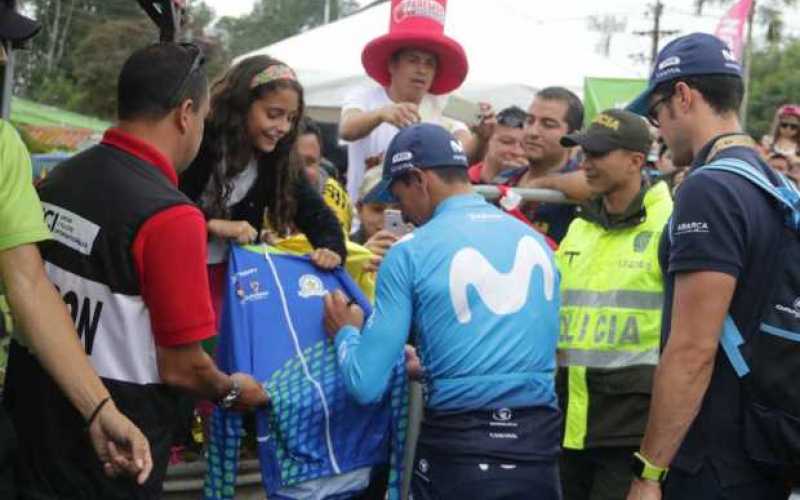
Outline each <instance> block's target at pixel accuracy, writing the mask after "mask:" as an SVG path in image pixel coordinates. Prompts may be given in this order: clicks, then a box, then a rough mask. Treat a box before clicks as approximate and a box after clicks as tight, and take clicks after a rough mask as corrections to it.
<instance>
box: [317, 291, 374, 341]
mask: <svg viewBox="0 0 800 500" xmlns="http://www.w3.org/2000/svg"><path fill="white" fill-rule="evenodd" d="M323 301H324V302H325V331H326V332H327V333H328V336H329V337H330V338H334V337H336V334H337V333H339V330H341V329H342V327H344V326H347V325H351V326H354V327H356V328H358V329H359V330H360V329H361V327H362V326H363V325H364V311H363V310H362V309H361V307H360V306H359V305H358V304H356V303H355V302H352V301H350V300H348V298H347V297H346V296H345V294H343V293H342V291H341V290H336V291H335V292H333V293H329V294H327V295H326V296H325V297H324V298H323Z"/></svg>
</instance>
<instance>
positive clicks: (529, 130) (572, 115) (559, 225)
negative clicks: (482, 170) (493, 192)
mask: <svg viewBox="0 0 800 500" xmlns="http://www.w3.org/2000/svg"><path fill="white" fill-rule="evenodd" d="M582 122H583V104H581V101H580V99H578V97H577V96H576V95H575V94H573V93H572V92H570V91H569V90H567V89H565V88H563V87H548V88H545V89H542V90H541V91H539V92H538V93H537V94H536V97H535V98H534V99H533V102H532V103H531V106H530V108H529V109H528V122H527V124H526V126H525V143H524V144H525V152H526V155H527V157H528V169H527V170H525V171H522V172H519V173H518V174H517V175H516V176H514V177H512V178H511V179H510V180H509V183H508V184H509V185H510V186H518V187H525V188H543V189H556V190H559V191H562V192H564V193H565V194H566V195H567V197H568V198H572V199H574V200H576V201H583V200H586V199H588V198H589V196H590V195H591V190H590V189H589V188H588V185H587V183H586V177H585V176H584V175H583V173H581V172H578V169H579V167H580V163H581V158H580V157H579V156H578V155H573V154H572V151H571V150H570V149H569V148H565V147H563V146H562V145H561V143H560V142H559V141H560V140H561V138H562V137H563V136H564V135H566V134H570V133H572V132H575V131H576V130H579V129H580V128H581V123H582ZM566 174H570V175H566ZM522 212H523V213H524V214H525V216H526V217H527V218H528V219H529V220H530V221H531V222H532V223H533V224H534V225H535V226H536V227H537V228H538V229H539V230H540V231H542V232H543V233H544V234H546V235H547V236H549V237H550V238H552V239H553V240H555V241H556V242H559V241H561V239H562V238H563V237H564V235H565V234H566V233H567V228H568V227H569V224H570V222H572V219H573V218H574V217H575V206H573V205H559V204H552V203H528V204H525V205H524V206H523V207H522Z"/></svg>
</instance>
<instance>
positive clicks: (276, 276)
mask: <svg viewBox="0 0 800 500" xmlns="http://www.w3.org/2000/svg"><path fill="white" fill-rule="evenodd" d="M227 278H228V283H227V290H226V292H225V298H224V300H225V303H224V306H223V313H222V321H221V325H220V339H219V346H218V352H217V356H218V365H219V367H220V369H222V370H225V371H227V372H229V373H233V372H237V371H241V372H245V373H249V374H252V375H253V376H254V377H255V378H256V380H259V381H260V382H263V384H264V387H265V388H266V390H267V392H268V394H269V395H270V405H269V407H268V408H267V409H263V410H259V411H256V413H255V416H256V438H257V441H258V458H259V461H260V465H261V475H262V480H263V483H264V487H265V489H266V492H267V495H268V496H269V498H301V497H293V496H289V495H284V493H283V492H287V491H291V490H295V491H299V490H301V489H302V486H303V485H304V484H308V483H310V482H312V481H315V480H320V479H323V478H328V479H330V481H331V482H335V481H337V479H340V478H342V477H345V476H346V477H350V478H352V477H353V475H354V472H355V471H359V470H361V471H365V472H364V474H365V475H366V479H365V480H366V481H367V482H368V480H369V479H368V476H369V468H370V467H371V466H374V465H378V464H385V463H390V466H391V468H390V478H389V491H390V498H391V499H394V498H399V485H400V476H401V473H402V457H403V448H404V442H405V427H406V411H407V410H406V403H407V389H406V378H405V368H404V363H403V359H402V358H399V359H398V360H397V363H396V366H395V370H394V371H393V376H392V390H391V391H390V393H389V394H388V395H387V397H385V398H383V399H381V400H380V401H379V402H377V403H376V404H373V405H368V406H364V405H360V404H358V403H357V402H356V401H355V400H354V399H353V398H352V397H351V396H350V395H349V394H348V392H347V390H346V388H345V385H344V380H343V378H342V376H341V374H340V372H339V369H338V364H337V359H336V351H335V349H334V346H333V343H332V342H331V341H329V340H328V339H327V336H326V335H325V331H324V328H323V309H324V306H323V300H322V299H323V297H324V295H326V294H327V293H331V292H333V291H335V290H342V291H343V292H344V293H345V295H347V296H348V297H351V298H353V299H355V301H356V302H357V303H358V304H359V305H360V306H361V307H362V308H363V309H364V311H365V312H366V313H367V314H369V312H370V311H371V307H370V305H369V303H368V302H367V300H366V299H365V298H364V295H363V294H362V293H361V291H360V290H359V289H358V287H357V286H356V285H355V284H354V283H353V282H352V280H351V279H350V277H349V276H348V275H347V274H346V272H345V271H344V270H343V269H341V268H340V269H337V270H335V271H333V272H326V271H321V270H319V269H317V268H316V267H314V266H313V264H312V263H311V261H310V260H309V259H308V258H307V257H299V256H293V255H286V254H282V253H280V252H278V251H276V250H274V249H270V248H269V247H266V246H261V247H247V248H243V247H236V246H232V247H231V252H230V258H229V262H228V276H227ZM242 435H243V430H242V419H241V415H240V414H239V413H237V412H228V411H223V410H221V409H219V408H217V409H215V411H214V415H213V416H212V421H211V435H210V439H209V472H208V475H207V477H206V486H205V498H206V499H215V500H216V499H231V498H233V497H234V492H235V490H234V485H235V480H236V470H237V466H238V456H239V443H240V438H241V437H242ZM356 475H357V474H356ZM323 483H324V481H323ZM345 483H346V482H345ZM350 483H351V484H353V485H359V484H360V486H366V484H363V483H364V481H361V482H359V481H350ZM311 484H315V483H311ZM322 487H324V486H320V487H316V488H315V489H319V488H322ZM344 487H346V484H345V486H344ZM357 492H358V490H352V491H346V490H345V491H343V490H341V489H340V490H339V491H336V492H334V493H336V495H335V496H336V497H339V496H340V495H342V494H348V493H353V494H355V493H357ZM332 497H333V496H323V497H319V498H332ZM302 498H306V497H302ZM314 498H318V497H316V496H315V497H314Z"/></svg>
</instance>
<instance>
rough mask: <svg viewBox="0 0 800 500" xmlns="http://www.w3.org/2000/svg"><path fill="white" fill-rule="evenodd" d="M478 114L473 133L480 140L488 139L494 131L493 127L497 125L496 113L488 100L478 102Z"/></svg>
mask: <svg viewBox="0 0 800 500" xmlns="http://www.w3.org/2000/svg"><path fill="white" fill-rule="evenodd" d="M478 108H479V109H480V114H479V115H478V123H477V125H475V134H476V135H477V136H478V138H479V139H480V140H481V141H488V140H489V139H490V138H491V137H492V134H493V133H494V127H495V125H497V115H496V114H495V112H494V109H493V108H492V105H491V104H489V103H488V102H480V103H478Z"/></svg>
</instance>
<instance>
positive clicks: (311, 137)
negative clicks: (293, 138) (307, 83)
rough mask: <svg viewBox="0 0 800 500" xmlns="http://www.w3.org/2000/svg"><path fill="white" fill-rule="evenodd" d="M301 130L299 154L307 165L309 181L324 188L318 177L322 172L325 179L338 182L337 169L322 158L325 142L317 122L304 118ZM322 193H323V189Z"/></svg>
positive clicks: (298, 145)
mask: <svg viewBox="0 0 800 500" xmlns="http://www.w3.org/2000/svg"><path fill="white" fill-rule="evenodd" d="M301 130H302V131H303V132H302V133H301V134H300V135H299V136H298V138H297V152H298V153H299V154H300V157H301V158H302V160H303V164H304V165H305V168H306V177H308V181H309V182H310V183H311V185H312V186H314V185H316V186H324V184H325V183H324V182H322V183H320V180H321V178H320V176H319V175H318V174H319V171H320V170H321V171H322V173H324V175H323V177H322V178H323V179H328V178H332V179H334V180H337V181H338V180H339V179H338V171H337V170H336V167H335V166H334V165H333V163H331V162H330V161H328V160H327V159H325V157H324V156H322V146H323V144H324V141H323V140H322V130H321V129H320V128H319V125H318V124H317V122H315V121H314V120H312V119H311V118H309V117H308V116H304V117H303V123H302V124H301ZM320 192H322V190H321V189H320Z"/></svg>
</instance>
